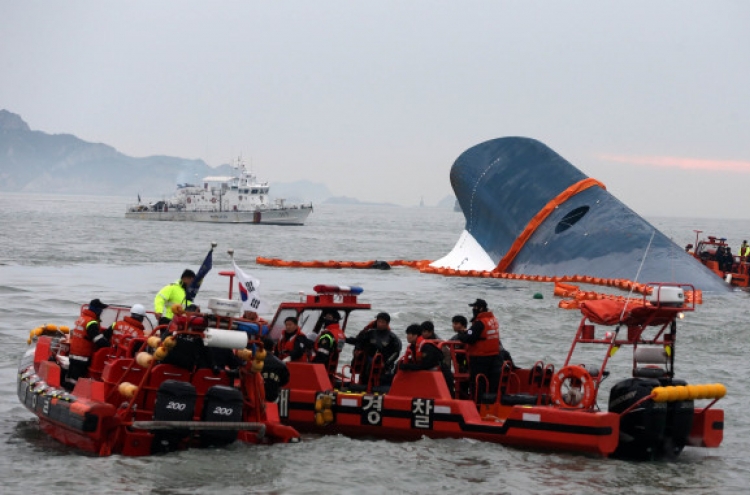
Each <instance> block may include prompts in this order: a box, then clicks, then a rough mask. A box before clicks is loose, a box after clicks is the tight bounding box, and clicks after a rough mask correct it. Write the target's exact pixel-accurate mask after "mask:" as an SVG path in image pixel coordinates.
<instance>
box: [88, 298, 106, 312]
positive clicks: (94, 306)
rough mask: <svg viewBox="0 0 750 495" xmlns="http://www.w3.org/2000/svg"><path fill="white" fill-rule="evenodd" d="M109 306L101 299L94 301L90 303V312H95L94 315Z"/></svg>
mask: <svg viewBox="0 0 750 495" xmlns="http://www.w3.org/2000/svg"><path fill="white" fill-rule="evenodd" d="M108 307H109V304H104V303H103V302H101V301H100V300H99V299H92V300H91V302H90V303H89V310H91V311H93V312H94V313H96V312H98V311H101V310H103V309H104V308H108Z"/></svg>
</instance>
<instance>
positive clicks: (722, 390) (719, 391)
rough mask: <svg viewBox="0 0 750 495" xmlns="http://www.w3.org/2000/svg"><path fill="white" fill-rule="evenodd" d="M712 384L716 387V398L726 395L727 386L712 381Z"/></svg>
mask: <svg viewBox="0 0 750 495" xmlns="http://www.w3.org/2000/svg"><path fill="white" fill-rule="evenodd" d="M714 386H715V387H716V397H715V398H716V399H721V398H722V397H724V396H725V395H727V387H726V386H725V385H724V384H722V383H714Z"/></svg>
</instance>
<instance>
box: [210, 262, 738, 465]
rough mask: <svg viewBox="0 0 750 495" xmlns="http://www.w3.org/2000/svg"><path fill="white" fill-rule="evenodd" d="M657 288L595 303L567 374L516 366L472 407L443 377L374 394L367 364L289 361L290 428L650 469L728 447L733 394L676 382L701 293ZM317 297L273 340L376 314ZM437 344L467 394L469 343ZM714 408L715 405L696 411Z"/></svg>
mask: <svg viewBox="0 0 750 495" xmlns="http://www.w3.org/2000/svg"><path fill="white" fill-rule="evenodd" d="M224 274H225V275H231V273H228V272H225V273H224ZM230 285H231V284H230ZM649 285H650V286H651V287H652V288H653V291H652V293H653V294H654V295H651V296H644V297H643V299H642V300H638V301H637V302H633V301H630V302H627V301H615V300H595V301H585V302H583V303H582V304H581V312H582V318H581V321H580V324H579V326H578V329H577V331H576V334H575V337H574V339H573V343H572V345H571V348H570V351H569V352H568V355H567V358H566V359H565V362H564V365H563V366H562V368H561V369H559V370H556V369H555V367H554V365H552V364H545V363H543V362H541V361H539V362H537V363H535V364H534V365H533V366H531V367H530V368H516V367H514V366H512V365H511V364H510V362H506V363H504V365H503V367H502V369H501V370H500V378H499V386H498V389H497V390H487V383H489V381H488V380H487V379H486V377H484V376H483V375H479V376H478V377H476V383H474V384H473V385H474V387H473V389H474V390H475V392H473V393H471V395H470V396H468V397H466V396H461V393H460V392H458V393H457V394H458V395H454V394H452V393H451V392H450V389H449V387H448V386H447V383H446V378H445V377H444V375H443V373H441V372H440V371H398V372H397V373H396V375H395V377H394V379H393V382H392V384H391V385H390V387H378V386H375V385H374V384H377V383H378V380H377V373H378V371H377V366H373V371H372V373H370V374H369V379H366V380H363V375H362V369H360V368H359V364H358V363H357V359H356V358H355V359H354V360H353V362H352V364H351V365H349V364H347V365H344V366H342V367H340V368H339V369H337V370H335V371H333V370H326V369H325V368H324V366H323V365H321V364H312V363H301V362H299V363H294V362H293V363H289V365H288V367H289V371H290V375H291V378H290V381H289V383H288V384H287V385H286V386H285V387H284V389H283V390H282V392H281V394H280V397H279V404H278V405H279V414H280V417H281V420H282V422H284V423H286V424H288V425H291V426H293V427H294V428H296V429H298V430H299V431H302V432H311V433H316V434H344V435H348V436H352V437H361V436H366V437H378V438H386V439H394V440H395V439H418V438H421V437H423V436H427V437H431V438H473V439H477V440H483V441H488V442H497V443H500V444H506V445H514V446H519V447H524V448H534V449H543V450H561V451H575V452H587V453H593V454H596V455H601V456H610V455H614V456H619V457H627V458H638V459H654V458H657V457H669V458H671V457H674V456H676V455H678V454H679V453H680V452H681V451H682V449H683V448H684V447H686V446H692V447H718V446H719V444H720V443H721V441H722V438H723V424H724V412H723V410H721V409H718V408H717V407H715V403H716V401H717V400H719V399H720V398H721V397H723V396H724V394H725V393H726V388H725V387H724V386H723V385H721V384H708V385H688V384H686V383H685V382H684V381H681V380H679V379H678V378H675V375H674V362H675V344H676V337H677V321H678V319H679V318H680V317H681V316H682V314H683V313H684V312H687V311H693V310H694V309H695V304H694V303H689V304H686V303H685V301H684V292H685V291H686V290H693V288H692V286H686V285H674V284H649ZM315 290H316V293H315V294H312V295H303V296H301V298H300V299H301V300H300V301H298V302H285V303H282V304H281V305H280V306H279V308H278V310H277V312H276V315H275V317H274V319H273V320H272V323H271V336H272V337H274V338H278V336H279V335H280V332H281V329H282V326H283V320H284V318H286V317H287V316H297V317H298V319H299V321H300V325H301V326H302V327H303V330H305V331H306V332H308V331H309V330H310V329H312V328H313V327H314V326H315V325H320V323H319V321H320V315H321V313H322V312H323V311H324V310H326V309H335V310H338V311H340V312H343V313H344V315H345V317H344V318H343V320H342V321H343V324H342V328H343V329H346V323H347V321H348V319H349V315H350V313H351V312H352V311H356V310H363V309H369V308H370V305H369V304H362V303H360V302H359V301H358V300H357V297H358V293H359V292H361V289H358V290H356V291H355V290H352V288H341V287H338V286H317V287H316V288H315ZM600 327H610V328H609V331H606V330H607V329H606V328H605V329H602V328H600ZM605 332H606V333H605ZM435 344H436V345H438V346H439V347H441V348H447V349H449V350H450V359H451V363H452V371H453V376H454V380H455V383H454V384H453V385H454V387H453V388H454V390H456V391H461V390H465V389H466V387H465V382H467V381H468V380H469V374H468V373H467V372H466V369H467V366H466V365H467V359H468V357H467V355H466V351H465V349H463V347H462V344H460V343H458V342H452V341H447V342H446V341H435ZM597 346H598V347H599V348H601V349H602V354H603V358H600V359H601V362H600V363H598V364H591V363H581V361H579V360H578V359H581V358H580V357H578V356H579V355H582V354H585V355H586V356H587V357H588V359H590V356H591V352H588V353H583V352H579V351H580V350H581V349H582V348H584V347H588V348H589V350H591V349H590V348H591V347H594V348H596V347H597ZM623 347H627V348H631V349H632V354H631V359H632V376H631V377H628V378H625V379H623V380H621V381H619V382H617V383H615V384H614V386H613V387H612V388H611V390H610V393H609V400H608V407H607V408H606V409H604V408H602V407H600V406H599V404H598V401H597V399H598V397H599V392H600V391H601V389H602V388H601V387H602V383H603V382H604V380H605V378H607V377H608V375H609V373H608V371H607V370H606V367H607V364H608V362H609V360H610V359H611V358H612V357H613V356H614V355H615V353H616V351H617V350H618V349H620V348H623ZM623 354H625V353H624V352H621V353H620V356H622V355H623ZM376 359H377V358H376ZM703 400H706V401H709V402H708V403H706V404H704V405H703V406H700V407H699V406H696V402H697V401H703Z"/></svg>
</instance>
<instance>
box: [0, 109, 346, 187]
mask: <svg viewBox="0 0 750 495" xmlns="http://www.w3.org/2000/svg"><path fill="white" fill-rule="evenodd" d="M209 175H232V168H231V167H230V166H229V165H221V166H219V167H216V168H212V167H210V166H208V164H206V162H204V161H203V160H190V159H185V158H177V157H171V156H148V157H144V158H134V157H130V156H127V155H124V154H122V153H120V152H119V151H117V150H116V149H115V148H113V147H111V146H108V145H106V144H101V143H90V142H87V141H83V140H82V139H79V138H77V137H76V136H73V135H70V134H47V133H44V132H41V131H34V130H31V128H30V127H29V125H28V124H27V123H26V122H24V120H23V119H22V118H21V117H20V116H19V115H17V114H14V113H11V112H8V111H7V110H0V191H14V192H34V193H56V194H102V195H113V196H115V195H116V196H129V195H132V196H133V197H135V195H136V194H139V193H140V195H141V196H142V197H143V199H144V200H147V199H149V198H151V199H156V198H161V197H163V196H165V195H170V194H172V192H173V191H174V189H175V186H176V185H177V184H181V183H186V182H188V183H196V182H198V181H199V180H200V179H202V178H203V177H206V176H209ZM260 179H261V180H262V179H263V178H262V177H260ZM270 185H271V194H270V195H271V196H272V197H283V198H286V199H287V200H289V201H290V202H293V201H313V202H320V201H323V200H325V199H326V198H328V197H330V196H331V193H330V191H329V190H328V188H327V187H326V186H324V185H322V184H316V183H313V182H309V181H298V182H293V183H271V184H270Z"/></svg>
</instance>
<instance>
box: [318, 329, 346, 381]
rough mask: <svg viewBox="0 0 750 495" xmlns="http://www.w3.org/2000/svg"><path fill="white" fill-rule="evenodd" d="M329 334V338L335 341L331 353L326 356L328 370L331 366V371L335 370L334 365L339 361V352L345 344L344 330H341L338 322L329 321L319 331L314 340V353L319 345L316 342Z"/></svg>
mask: <svg viewBox="0 0 750 495" xmlns="http://www.w3.org/2000/svg"><path fill="white" fill-rule="evenodd" d="M328 335H330V336H331V338H333V341H334V342H335V343H336V346H335V347H334V348H333V349H332V351H331V354H330V355H329V356H328V369H329V371H330V369H331V367H333V372H335V371H336V367H337V366H338V363H339V355H340V354H341V351H343V350H344V345H345V344H346V335H344V331H343V330H341V327H340V326H339V324H338V323H331V324H329V325H327V326H326V327H325V328H324V329H323V331H322V332H320V336H319V337H318V338H317V339H316V340H315V345H314V347H313V348H314V349H315V353H316V354H317V353H318V348H319V345H318V343H319V342H320V341H321V340H322V339H323V338H325V337H326V336H328Z"/></svg>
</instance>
